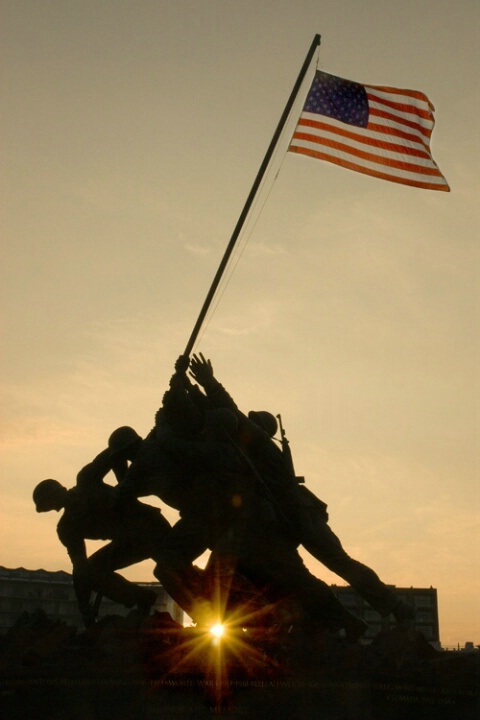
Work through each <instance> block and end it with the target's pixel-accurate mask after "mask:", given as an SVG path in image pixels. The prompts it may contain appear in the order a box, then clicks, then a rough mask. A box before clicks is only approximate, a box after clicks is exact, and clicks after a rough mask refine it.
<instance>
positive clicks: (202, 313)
mask: <svg viewBox="0 0 480 720" xmlns="http://www.w3.org/2000/svg"><path fill="white" fill-rule="evenodd" d="M319 45H320V35H315V37H314V39H313V42H312V44H311V46H310V50H309V51H308V53H307V56H306V58H305V61H304V63H303V65H302V69H301V70H300V73H299V75H298V78H297V81H296V83H295V85H294V87H293V90H292V92H291V95H290V97H289V99H288V102H287V104H286V105H285V110H284V111H283V114H282V116H281V118H280V121H279V123H278V126H277V129H276V130H275V133H274V135H273V138H272V140H271V142H270V145H269V147H268V150H267V152H266V154H265V157H264V159H263V162H262V164H261V166H260V169H259V171H258V173H257V177H256V178H255V181H254V183H253V185H252V189H251V190H250V194H249V195H248V197H247V200H246V202H245V205H244V207H243V210H242V212H241V215H240V217H239V218H238V221H237V224H236V226H235V229H234V231H233V234H232V237H231V238H230V242H229V243H228V245H227V249H226V250H225V253H224V255H223V258H222V261H221V263H220V265H219V267H218V270H217V273H216V275H215V277H214V279H213V282H212V285H211V286H210V290H209V291H208V294H207V297H206V298H205V302H204V303H203V307H202V309H201V311H200V315H199V316H198V319H197V322H196V324H195V327H194V328H193V331H192V334H191V335H190V339H189V341H188V343H187V346H186V348H185V352H184V355H190V353H191V352H192V348H193V346H194V345H195V341H196V339H197V336H198V333H199V332H200V328H201V327H202V324H203V321H204V320H205V316H206V314H207V312H208V309H209V307H210V304H211V302H212V300H213V298H214V295H215V292H216V290H217V288H218V285H219V283H220V280H221V278H222V275H223V273H224V271H225V268H226V266H227V263H228V261H229V259H230V255H231V254H232V251H233V248H234V246H235V243H236V242H237V239H238V236H239V235H240V231H241V230H242V227H243V225H244V223H245V220H246V218H247V215H248V213H249V211H250V208H251V206H252V203H253V200H254V198H255V195H256V193H257V190H258V188H259V187H260V183H261V182H262V180H263V176H264V175H265V172H266V170H267V167H268V164H269V162H270V160H271V158H272V155H273V152H274V150H275V146H276V144H277V142H278V140H279V138H280V135H281V134H282V131H283V128H284V126H285V123H286V122H287V119H288V116H289V114H290V111H291V109H292V107H293V104H294V102H295V100H296V97H297V94H298V91H299V90H300V87H301V85H302V82H303V80H304V78H305V75H306V74H307V70H308V68H309V66H310V63H311V61H312V58H313V56H314V54H315V51H316V49H317V47H318V46H319Z"/></svg>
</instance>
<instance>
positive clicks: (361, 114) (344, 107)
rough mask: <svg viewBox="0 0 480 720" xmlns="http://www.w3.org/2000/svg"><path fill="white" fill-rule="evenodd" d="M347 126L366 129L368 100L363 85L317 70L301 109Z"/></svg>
mask: <svg viewBox="0 0 480 720" xmlns="http://www.w3.org/2000/svg"><path fill="white" fill-rule="evenodd" d="M303 110H304V111H305V112H311V113H319V114H320V115H327V116H328V117H331V118H334V119H335V120H340V121H341V122H344V123H347V124H348V125H356V126H357V127H366V126H367V123H368V98H367V92H366V90H365V88H364V87H363V85H360V84H359V83H356V82H352V81H351V80H343V78H339V77H335V75H327V73H324V72H321V71H320V70H317V73H316V75H315V78H314V80H313V83H312V87H311V89H310V92H309V93H308V96H307V99H306V101H305V106H304V108H303Z"/></svg>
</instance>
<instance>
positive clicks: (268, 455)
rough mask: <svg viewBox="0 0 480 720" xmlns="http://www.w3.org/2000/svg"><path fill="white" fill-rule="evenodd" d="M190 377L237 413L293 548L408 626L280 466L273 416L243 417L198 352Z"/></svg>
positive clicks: (407, 611) (410, 614)
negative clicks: (298, 547)
mask: <svg viewBox="0 0 480 720" xmlns="http://www.w3.org/2000/svg"><path fill="white" fill-rule="evenodd" d="M190 373H191V375H192V377H193V378H194V379H195V380H196V381H197V382H198V383H199V384H200V385H201V386H202V387H203V388H204V390H205V392H206V394H207V397H208V399H209V400H210V402H211V403H212V405H214V406H215V407H225V408H229V409H231V410H232V411H234V412H235V413H236V416H237V418H238V421H239V438H240V444H241V447H242V448H243V449H244V451H245V453H246V454H247V455H248V457H249V458H250V459H251V460H252V462H253V464H254V465H255V467H256V468H257V470H258V472H259V474H260V476H261V477H262V479H263V481H264V482H265V484H266V486H267V487H268V489H269V491H270V492H271V493H272V495H273V496H274V498H275V500H276V504H275V507H276V509H277V511H278V513H279V520H280V522H282V521H283V522H284V523H286V527H287V529H288V530H289V531H290V532H291V534H292V537H293V538H296V542H297V544H301V545H303V547H304V548H305V549H306V550H307V551H308V552H309V553H310V554H311V555H312V556H313V557H314V558H315V559H317V560H319V561H320V562H321V563H322V564H323V565H325V567H327V568H328V569H329V570H331V571H332V572H334V573H336V574H337V575H339V576H340V577H341V578H343V579H344V580H346V581H347V582H348V583H349V584H350V585H351V586H352V587H353V588H354V589H355V590H356V591H357V592H358V593H359V594H360V595H361V597H363V598H364V599H365V600H366V601H367V602H368V603H369V605H371V607H373V608H374V609H375V610H377V612H379V613H380V615H382V616H384V617H386V616H387V615H389V614H390V613H393V615H394V617H395V619H396V621H397V623H398V624H399V625H401V626H404V627H407V626H408V625H409V624H411V623H412V622H413V620H414V614H415V613H414V609H413V607H412V606H411V605H409V604H408V603H405V602H404V601H402V600H400V599H399V598H397V596H396V595H395V593H394V592H393V591H392V590H391V589H390V588H389V587H387V585H385V583H383V582H382V581H381V580H380V578H379V577H378V575H377V574H376V573H375V572H374V571H373V570H371V569H370V568H369V567H367V566H366V565H364V564H363V563H361V562H359V561H358V560H354V559H353V558H351V557H350V556H349V555H348V554H347V553H346V551H345V550H344V548H343V546H342V544H341V542H340V540H339V538H338V537H337V536H336V535H335V533H334V532H333V531H332V530H331V528H330V527H329V525H328V513H327V505H326V504H325V503H324V502H322V501H321V500H319V499H318V498H317V497H316V496H315V495H314V494H313V493H312V492H311V491H310V490H308V489H307V488H306V487H303V486H300V485H298V483H297V481H296V479H295V477H294V476H293V473H292V468H291V464H290V466H289V464H288V463H286V462H285V457H283V454H282V452H281V450H280V448H278V447H277V445H276V444H275V443H274V441H273V440H272V438H273V436H274V435H275V432H276V430H277V423H276V420H275V417H274V416H273V415H271V414H270V413H267V412H265V411H261V412H250V413H249V414H248V417H247V416H246V415H244V414H243V413H242V412H241V411H240V410H239V409H238V407H237V405H236V403H235V402H234V400H233V399H232V397H231V396H230V395H229V394H228V392H227V391H226V390H225V388H224V387H223V386H222V385H221V383H219V382H218V380H217V379H216V378H215V377H214V373H213V368H212V364H211V362H210V361H209V360H206V359H205V358H204V357H203V355H202V354H201V353H200V355H199V356H197V355H194V356H193V357H192V360H191V363H190Z"/></svg>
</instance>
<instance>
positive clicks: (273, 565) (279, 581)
mask: <svg viewBox="0 0 480 720" xmlns="http://www.w3.org/2000/svg"><path fill="white" fill-rule="evenodd" d="M238 569H239V571H240V572H242V573H244V574H245V575H246V576H247V577H248V578H249V579H250V580H252V582H254V583H255V584H258V583H262V582H263V583H268V584H269V585H270V586H271V587H272V588H273V590H274V591H275V590H276V591H278V592H279V593H280V595H283V596H284V597H285V598H288V597H290V598H292V599H295V600H297V601H298V603H299V604H300V606H301V607H302V609H303V610H304V612H305V614H306V615H307V617H308V618H309V619H311V620H314V621H316V622H319V623H320V624H322V625H323V626H324V627H327V628H328V629H330V630H332V631H337V630H340V629H341V628H344V629H346V630H347V633H349V637H350V639H352V640H356V639H358V637H359V636H360V635H362V634H363V633H364V632H365V630H366V627H367V626H366V625H365V624H364V623H363V622H362V621H361V620H359V619H358V618H356V617H355V616H354V615H352V614H351V613H349V612H348V610H346V608H345V607H344V606H343V605H342V603H341V602H340V601H339V599H338V598H337V597H336V595H335V594H334V593H333V592H332V590H331V588H330V587H329V586H328V585H327V584H326V583H324V582H323V581H322V580H320V579H319V578H317V577H315V576H314V575H312V573H310V572H309V571H308V570H307V568H306V567H305V565H304V563H303V561H302V559H301V557H300V556H299V554H298V552H297V551H296V549H295V548H294V547H293V546H292V545H291V544H290V543H289V542H288V541H286V540H285V539H284V538H283V537H282V536H281V535H280V534H279V533H278V532H277V530H276V528H275V527H274V526H268V525H265V526H256V527H255V528H253V527H252V528H251V533H250V543H249V547H248V550H247V549H246V551H245V554H244V556H243V557H242V558H240V559H239V562H238Z"/></svg>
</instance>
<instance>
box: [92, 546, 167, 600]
mask: <svg viewBox="0 0 480 720" xmlns="http://www.w3.org/2000/svg"><path fill="white" fill-rule="evenodd" d="M146 559H147V557H146V556H145V554H144V553H143V552H139V551H138V549H136V548H132V547H128V546H124V545H122V544H120V543H115V542H111V543H108V545H105V546H104V547H102V548H100V550H97V552H95V553H93V555H91V556H90V557H89V558H88V566H89V571H90V577H91V583H92V589H93V590H96V591H97V592H100V593H101V594H102V595H105V597H108V598H110V600H113V601H114V602H118V603H120V604H122V605H125V607H128V608H130V607H133V606H134V605H137V606H139V607H140V608H142V609H147V608H150V607H151V606H152V605H153V604H154V602H155V599H156V593H155V592H153V591H152V590H149V589H148V588H143V587H140V586H139V585H136V584H135V583H133V582H130V581H129V580H127V579H126V578H124V577H122V575H119V574H118V573H117V572H115V570H119V569H121V568H125V567H129V566H130V565H134V564H135V563H138V562H141V561H142V560H146Z"/></svg>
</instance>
